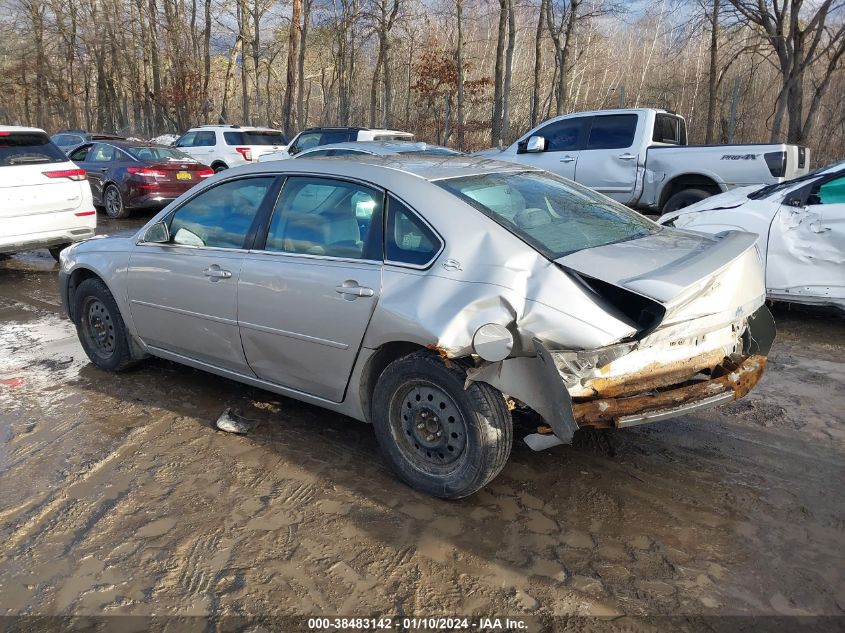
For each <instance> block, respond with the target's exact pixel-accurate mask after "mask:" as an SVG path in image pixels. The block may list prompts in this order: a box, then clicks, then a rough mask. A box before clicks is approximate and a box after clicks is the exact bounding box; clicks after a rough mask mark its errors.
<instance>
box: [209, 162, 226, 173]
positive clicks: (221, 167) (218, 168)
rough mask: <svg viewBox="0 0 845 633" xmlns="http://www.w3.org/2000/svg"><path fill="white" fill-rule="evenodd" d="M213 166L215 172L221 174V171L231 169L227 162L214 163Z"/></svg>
mask: <svg viewBox="0 0 845 633" xmlns="http://www.w3.org/2000/svg"><path fill="white" fill-rule="evenodd" d="M211 168H212V169H213V170H214V173H215V174H219V173H220V172H221V171H224V170H226V169H229V166H228V165H226V163H214V164H213V165H212V166H211Z"/></svg>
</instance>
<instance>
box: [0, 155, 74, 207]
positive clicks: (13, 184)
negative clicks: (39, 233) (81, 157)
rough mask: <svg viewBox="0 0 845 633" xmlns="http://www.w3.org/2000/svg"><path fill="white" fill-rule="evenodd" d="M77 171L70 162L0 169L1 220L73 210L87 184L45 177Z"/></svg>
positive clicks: (68, 179) (65, 178) (62, 178)
mask: <svg viewBox="0 0 845 633" xmlns="http://www.w3.org/2000/svg"><path fill="white" fill-rule="evenodd" d="M76 169H78V168H77V167H76V165H74V164H73V163H71V162H65V163H49V164H46V163H45V164H39V165H17V166H6V167H0V218H11V217H16V216H21V215H37V214H39V213H53V212H57V211H70V210H73V209H76V208H77V207H79V205H80V204H82V201H83V187H88V182H87V181H85V180H82V181H76V180H71V179H70V178H67V177H61V176H60V177H49V176H47V175H45V172H46V173H55V172H61V171H70V170H76Z"/></svg>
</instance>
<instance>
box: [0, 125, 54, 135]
mask: <svg viewBox="0 0 845 633" xmlns="http://www.w3.org/2000/svg"><path fill="white" fill-rule="evenodd" d="M0 132H40V133H41V134H47V132H45V131H44V130H42V129H41V128H38V127H24V126H21V125H0Z"/></svg>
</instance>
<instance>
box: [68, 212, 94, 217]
mask: <svg viewBox="0 0 845 633" xmlns="http://www.w3.org/2000/svg"><path fill="white" fill-rule="evenodd" d="M96 213H97V212H96V211H77V212H76V213H74V214H73V215H75V216H76V217H78V218H84V217H85V216H87V215H94V214H96Z"/></svg>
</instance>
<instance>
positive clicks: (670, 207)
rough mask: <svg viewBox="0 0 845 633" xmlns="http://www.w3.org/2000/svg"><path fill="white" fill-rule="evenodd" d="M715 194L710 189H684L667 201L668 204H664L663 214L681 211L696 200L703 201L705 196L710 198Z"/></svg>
mask: <svg viewBox="0 0 845 633" xmlns="http://www.w3.org/2000/svg"><path fill="white" fill-rule="evenodd" d="M712 195H713V194H712V193H710V192H709V191H704V189H684V190H683V191H679V192H678V193H676V194H675V195H673V196H672V197H671V198H669V199H668V200H667V201H666V204H664V205H663V209H662V210H661V212H660V213H661V215H666V214H667V213H673V212H675V211H679V210H680V209H683V208H684V207H688V206H690V205H691V204H695V203H696V202H701V201H702V200H704V199H705V198H709V197H710V196H712Z"/></svg>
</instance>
